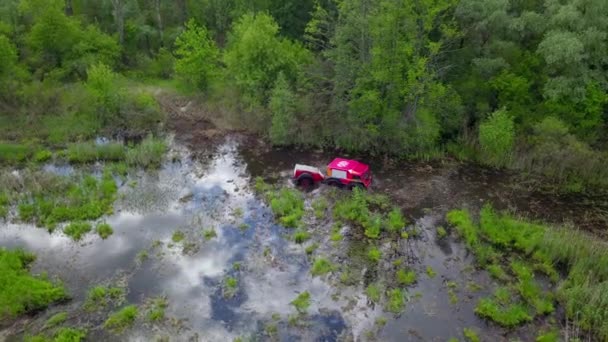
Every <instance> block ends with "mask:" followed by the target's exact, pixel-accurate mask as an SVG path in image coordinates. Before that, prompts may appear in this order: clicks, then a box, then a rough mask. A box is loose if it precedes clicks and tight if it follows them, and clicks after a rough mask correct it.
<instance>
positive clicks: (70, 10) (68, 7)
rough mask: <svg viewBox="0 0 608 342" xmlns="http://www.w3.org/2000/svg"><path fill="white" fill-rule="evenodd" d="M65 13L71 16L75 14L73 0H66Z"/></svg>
mask: <svg viewBox="0 0 608 342" xmlns="http://www.w3.org/2000/svg"><path fill="white" fill-rule="evenodd" d="M64 10H65V15H67V16H68V17H71V16H73V15H74V8H73V7H72V0H65V9H64Z"/></svg>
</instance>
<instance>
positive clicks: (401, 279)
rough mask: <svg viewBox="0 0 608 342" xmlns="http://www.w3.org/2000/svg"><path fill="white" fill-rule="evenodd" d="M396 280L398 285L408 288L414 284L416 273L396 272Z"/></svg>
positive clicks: (408, 271) (410, 271)
mask: <svg viewBox="0 0 608 342" xmlns="http://www.w3.org/2000/svg"><path fill="white" fill-rule="evenodd" d="M396 278H397V283H399V285H403V286H409V285H412V284H413V283H415V282H416V272H414V271H412V270H407V271H406V270H398V271H397V274H396Z"/></svg>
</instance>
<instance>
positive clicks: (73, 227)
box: [63, 222, 92, 241]
mask: <svg viewBox="0 0 608 342" xmlns="http://www.w3.org/2000/svg"><path fill="white" fill-rule="evenodd" d="M91 229H92V227H91V224H90V223H87V222H72V223H70V224H68V225H67V226H65V228H63V232H64V233H65V235H67V236H69V237H71V238H72V240H74V241H80V239H82V237H83V236H85V235H86V234H87V233H88V232H90V231H91Z"/></svg>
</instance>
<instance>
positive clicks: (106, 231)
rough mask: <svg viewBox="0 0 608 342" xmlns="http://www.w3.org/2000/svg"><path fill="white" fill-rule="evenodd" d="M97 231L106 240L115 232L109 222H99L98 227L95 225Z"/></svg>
mask: <svg viewBox="0 0 608 342" xmlns="http://www.w3.org/2000/svg"><path fill="white" fill-rule="evenodd" d="M95 232H96V233H97V234H99V237H101V238H102V239H104V240H105V239H107V238H108V237H110V235H112V234H113V233H114V230H113V229H112V226H110V225H109V224H107V223H99V224H98V225H97V227H95Z"/></svg>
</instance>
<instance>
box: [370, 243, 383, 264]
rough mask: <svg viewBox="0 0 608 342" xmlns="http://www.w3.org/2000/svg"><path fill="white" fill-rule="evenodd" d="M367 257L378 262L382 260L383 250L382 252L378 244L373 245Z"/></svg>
mask: <svg viewBox="0 0 608 342" xmlns="http://www.w3.org/2000/svg"><path fill="white" fill-rule="evenodd" d="M367 258H368V259H369V260H370V261H372V262H375V263H377V262H379V261H380V260H382V252H380V250H379V249H378V248H377V247H376V246H372V247H370V248H369V250H368V251H367Z"/></svg>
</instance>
